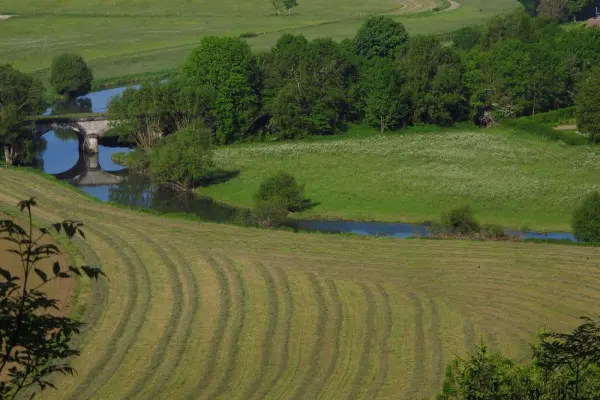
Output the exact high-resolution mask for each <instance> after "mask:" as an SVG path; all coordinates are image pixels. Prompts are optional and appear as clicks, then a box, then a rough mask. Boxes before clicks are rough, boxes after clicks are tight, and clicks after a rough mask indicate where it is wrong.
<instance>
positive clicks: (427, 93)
mask: <svg viewBox="0 0 600 400" xmlns="http://www.w3.org/2000/svg"><path fill="white" fill-rule="evenodd" d="M462 70H463V66H462V63H461V60H460V58H459V57H458V55H457V54H455V53H454V52H453V51H452V50H451V49H449V48H446V47H443V46H442V45H441V44H440V42H439V40H438V39H437V38H435V37H434V36H415V37H413V38H411V39H410V40H409V42H408V44H407V45H406V46H405V48H404V49H403V52H402V53H401V56H400V71H401V73H402V76H403V79H404V81H405V85H406V90H407V91H408V93H409V94H410V99H411V115H410V119H411V122H413V123H432V124H435V123H441V124H443V125H446V126H449V125H452V124H453V123H454V122H456V121H460V120H463V119H465V118H466V116H467V110H468V100H467V99H468V95H467V90H466V87H465V85H464V80H463V78H462Z"/></svg>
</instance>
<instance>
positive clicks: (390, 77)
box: [360, 58, 410, 132]
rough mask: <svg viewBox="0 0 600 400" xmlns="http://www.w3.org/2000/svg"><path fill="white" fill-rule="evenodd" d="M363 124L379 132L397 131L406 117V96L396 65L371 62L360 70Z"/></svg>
mask: <svg viewBox="0 0 600 400" xmlns="http://www.w3.org/2000/svg"><path fill="white" fill-rule="evenodd" d="M360 88H361V89H362V91H363V96H364V97H363V101H362V104H363V110H364V120H365V122H367V123H368V124H369V125H372V126H376V127H379V129H380V130H381V132H383V131H385V130H386V129H395V128H397V127H399V126H400V125H401V124H402V122H403V121H404V120H405V118H406V117H407V116H408V114H409V107H410V102H409V94H408V93H407V92H406V90H405V89H403V88H402V77H401V74H400V71H399V70H398V69H397V67H396V65H395V63H394V62H393V61H392V60H390V59H387V58H374V59H373V60H371V61H370V62H369V63H367V64H366V65H365V66H364V67H363V70H362V73H361V80H360Z"/></svg>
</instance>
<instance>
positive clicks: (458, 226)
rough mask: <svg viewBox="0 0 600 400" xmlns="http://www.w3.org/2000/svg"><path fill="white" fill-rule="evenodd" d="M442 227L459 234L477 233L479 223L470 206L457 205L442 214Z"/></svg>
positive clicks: (479, 226) (479, 227) (479, 228)
mask: <svg viewBox="0 0 600 400" xmlns="http://www.w3.org/2000/svg"><path fill="white" fill-rule="evenodd" d="M441 222H442V227H443V228H444V229H446V230H448V232H450V233H453V234H460V235H469V234H473V233H479V232H480V230H481V225H479V222H477V220H476V219H475V216H474V214H473V209H472V208H471V206H468V205H467V206H463V207H457V208H454V209H452V210H450V211H449V212H448V213H446V214H443V215H442V219H441Z"/></svg>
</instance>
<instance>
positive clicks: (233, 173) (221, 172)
mask: <svg viewBox="0 0 600 400" xmlns="http://www.w3.org/2000/svg"><path fill="white" fill-rule="evenodd" d="M240 173H241V171H240V170H239V169H235V170H225V169H217V170H214V171H213V172H211V173H210V174H208V175H206V176H205V177H203V178H202V179H200V180H199V181H198V182H196V184H197V185H198V186H201V187H206V186H210V185H217V184H219V183H225V182H227V181H229V180H231V179H234V178H237V177H238V176H240Z"/></svg>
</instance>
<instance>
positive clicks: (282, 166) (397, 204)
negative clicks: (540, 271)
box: [200, 128, 600, 231]
mask: <svg viewBox="0 0 600 400" xmlns="http://www.w3.org/2000/svg"><path fill="white" fill-rule="evenodd" d="M469 129H472V128H469ZM351 133H355V134H356V133H358V134H361V133H364V134H365V135H367V136H363V137H353V138H346V139H337V138H332V139H335V140H318V141H309V142H307V141H298V142H286V143H274V144H252V145H238V146H229V147H224V148H219V149H217V151H216V159H217V162H218V164H219V165H220V166H221V167H223V168H226V169H231V170H239V171H240V174H239V176H238V177H236V178H234V179H232V180H230V181H228V182H226V183H223V184H219V185H214V186H209V187H208V188H202V189H201V190H200V192H201V193H203V194H207V195H209V196H211V197H213V198H215V199H216V200H220V201H224V202H227V203H231V204H234V205H243V206H251V205H252V196H253V193H254V192H255V191H256V189H257V188H258V186H259V185H260V182H261V181H262V180H263V179H265V178H266V177H267V176H269V175H270V174H272V173H274V171H278V170H283V171H287V172H290V173H292V174H294V175H295V176H296V177H297V179H298V180H299V181H300V182H302V183H305V184H306V196H307V197H309V198H310V199H311V200H313V201H314V202H317V203H320V204H319V205H318V206H316V207H315V208H313V209H311V210H309V211H305V212H304V213H301V214H300V215H299V216H298V217H299V218H329V219H348V220H381V221H406V222H423V221H426V220H435V219H438V218H439V217H440V215H441V214H442V212H445V211H448V210H449V209H450V208H452V207H456V206H461V205H465V204H470V205H471V206H472V207H473V208H474V210H475V212H476V214H477V217H478V218H479V219H480V220H481V221H482V222H484V223H494V224H500V225H503V226H506V227H512V228H516V229H520V228H523V227H529V228H531V229H539V230H563V231H565V230H567V231H568V230H570V220H571V215H572V212H573V209H574V208H575V207H576V206H577V205H578V203H579V202H580V200H581V199H582V197H583V196H585V195H586V194H587V193H588V192H590V191H592V190H600V184H599V183H598V179H597V177H598V174H599V173H600V161H599V159H600V158H599V156H600V148H598V147H590V146H567V145H565V144H562V143H560V142H556V141H550V140H546V139H544V138H540V137H537V136H532V135H528V134H523V133H521V134H518V133H510V132H508V131H503V130H500V129H494V130H475V131H460V130H456V129H455V130H452V131H450V132H440V133H410V134H390V135H384V136H381V135H378V134H374V132H373V131H370V130H368V129H363V130H361V129H360V128H357V129H353V130H352V131H351Z"/></svg>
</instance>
